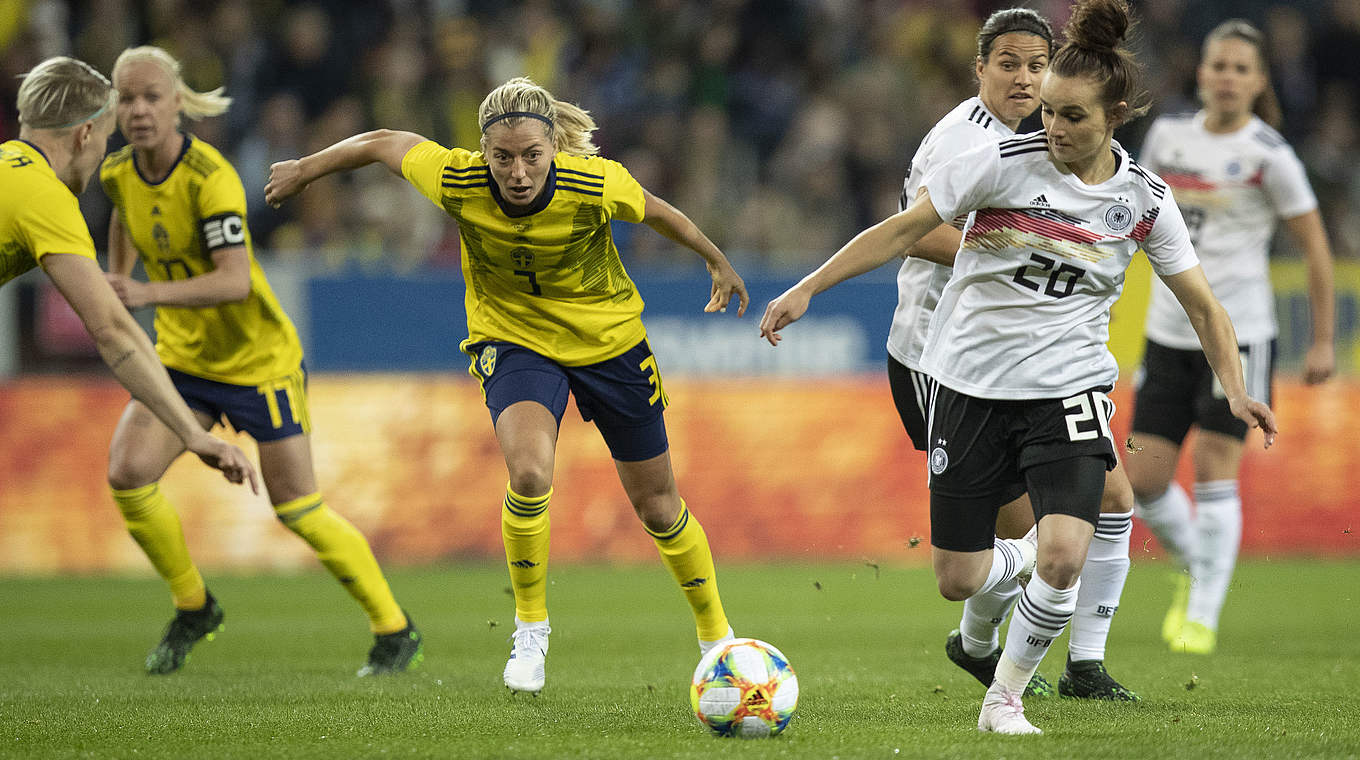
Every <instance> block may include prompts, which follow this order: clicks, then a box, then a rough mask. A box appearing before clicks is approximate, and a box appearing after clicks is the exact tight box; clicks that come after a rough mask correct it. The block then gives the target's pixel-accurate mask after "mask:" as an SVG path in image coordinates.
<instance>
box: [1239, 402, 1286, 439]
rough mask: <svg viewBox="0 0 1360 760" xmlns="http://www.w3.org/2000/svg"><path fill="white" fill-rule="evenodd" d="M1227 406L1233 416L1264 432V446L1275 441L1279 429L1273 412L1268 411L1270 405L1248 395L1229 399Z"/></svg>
mask: <svg viewBox="0 0 1360 760" xmlns="http://www.w3.org/2000/svg"><path fill="white" fill-rule="evenodd" d="M1228 408H1229V409H1231V410H1232V413H1233V416H1234V417H1236V418H1238V419H1239V420H1242V421H1243V422H1245V423H1247V425H1249V426H1251V427H1259V428H1261V432H1263V433H1265V434H1266V448H1270V447H1271V445H1272V444H1274V443H1275V436H1276V435H1278V434H1279V432H1280V429H1279V427H1278V426H1277V425H1276V424H1275V413H1274V412H1272V411H1270V407H1268V406H1266V405H1265V404H1262V403H1261V402H1260V401H1257V400H1256V399H1254V398H1251V397H1249V396H1248V397H1244V398H1242V399H1240V400H1235V399H1229V400H1228Z"/></svg>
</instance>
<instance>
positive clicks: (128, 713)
mask: <svg viewBox="0 0 1360 760" xmlns="http://www.w3.org/2000/svg"><path fill="white" fill-rule="evenodd" d="M720 573H721V575H720V581H721V583H722V589H723V596H724V602H725V604H726V606H727V609H728V612H729V614H730V615H731V617H732V620H733V623H734V624H735V626H736V630H737V633H738V634H739V635H745V636H753V637H756V638H763V639H767V640H769V641H770V642H772V643H774V644H775V645H776V646H778V647H780V648H781V649H782V650H783V651H784V652H785V653H786V654H787V655H788V656H789V657H790V659H791V661H792V663H793V666H794V668H795V669H796V670H797V671H798V674H799V681H800V683H801V686H802V691H803V696H802V699H801V701H800V705H799V712H798V714H797V716H796V717H795V718H794V719H793V722H792V723H791V724H790V726H789V729H788V731H787V732H786V733H785V734H784V735H783V736H780V737H777V738H774V739H770V740H760V741H749V742H743V741H740V740H725V739H717V738H714V737H711V736H709V735H708V734H707V733H705V731H704V730H703V729H702V728H701V727H700V726H699V725H698V723H697V722H696V721H695V720H694V718H693V716H692V715H691V714H690V712H689V699H688V693H687V690H688V683H689V678H690V674H691V672H692V670H693V668H694V666H695V664H696V663H697V662H698V650H697V647H696V646H695V642H694V638H693V627H692V624H691V622H690V618H689V612H688V610H687V608H686V607H685V604H684V601H683V600H682V598H681V595H680V592H679V591H678V590H677V589H675V588H674V585H673V583H672V581H671V580H670V578H669V576H668V575H667V574H666V572H665V570H664V569H663V568H662V567H661V565H660V564H659V563H657V564H655V565H642V566H627V567H607V566H572V565H557V566H554V567H553V568H552V570H551V573H550V579H551V583H552V586H551V588H550V591H549V602H550V605H551V609H552V615H553V625H554V633H553V637H552V651H551V653H550V655H549V658H548V685H547V688H546V690H545V691H544V692H543V694H542V696H540V697H537V698H533V697H528V696H524V695H520V696H511V695H510V694H508V693H507V692H506V691H505V689H504V687H502V686H501V683H500V671H501V667H502V666H503V665H504V662H505V657H506V655H507V654H508V652H509V645H508V643H507V636H508V634H509V629H510V627H511V626H512V625H513V616H514V612H513V606H512V604H511V600H510V597H509V595H508V588H507V581H506V577H505V571H504V568H503V567H501V566H499V565H493V564H489V563H488V564H468V565H459V564H456V565H450V566H445V567H437V568H426V569H402V570H397V571H394V572H392V573H391V574H390V580H391V582H392V585H393V587H394V589H396V591H397V595H398V597H399V598H400V599H401V600H402V603H403V604H405V605H406V606H407V607H408V608H409V610H410V611H411V614H412V615H413V617H414V618H415V620H416V622H417V624H418V625H419V626H420V627H421V629H422V630H423V631H424V633H425V637H426V645H425V654H426V660H425V663H424V665H423V666H422V667H421V668H420V669H419V670H417V671H415V672H414V673H411V674H408V675H405V676H401V677H394V678H384V679H381V680H365V681H360V680H358V679H356V678H354V676H353V673H354V671H355V669H356V668H357V667H358V666H359V665H360V664H361V663H362V661H363V658H364V654H365V653H366V651H367V647H368V645H369V643H370V642H371V638H370V637H369V636H368V633H367V630H366V626H365V625H364V621H363V618H362V616H361V615H360V614H359V612H358V610H357V608H355V607H354V606H353V604H352V603H351V602H350V601H349V599H348V598H347V597H346V596H344V594H343V592H342V591H341V590H340V589H339V587H338V586H336V585H335V584H334V583H333V582H332V581H331V580H330V578H329V577H328V576H326V575H325V574H324V573H323V572H322V571H321V570H320V569H318V570H317V571H316V572H314V573H306V574H302V575H287V576H230V577H214V578H210V584H211V588H212V589H213V591H214V593H215V594H216V595H217V596H218V598H219V599H220V600H221V602H222V604H223V605H224V607H225V608H226V611H227V618H226V630H225V631H224V632H223V633H222V634H221V635H220V636H218V638H217V640H216V641H213V642H205V643H202V644H200V645H199V647H198V649H196V650H195V652H194V654H193V656H192V657H191V659H190V662H189V664H188V666H187V667H186V669H185V670H184V671H182V672H181V673H178V674H175V675H172V676H168V677H151V676H147V675H144V674H143V673H142V672H141V662H142V658H143V657H144V656H145V654H146V652H147V650H148V649H149V648H150V647H151V645H152V644H153V643H154V642H155V640H156V639H157V638H158V637H159V635H160V632H161V629H162V627H163V625H164V624H165V622H166V620H167V619H168V616H169V605H168V601H167V594H166V593H165V591H164V590H163V588H162V586H161V584H160V583H159V582H158V581H155V580H150V579H145V578H105V577H90V578H59V579H42V580H33V579H13V578H11V579H0V757H16V758H19V757H22V758H41V757H92V758H133V757H136V758H217V757H223V758H228V757H250V758H254V759H259V758H269V757H286V758H289V759H290V760H295V759H301V758H348V757H365V758H369V757H434V758H445V757H447V758H711V757H718V756H721V757H733V758H765V757H779V758H846V759H848V758H916V757H960V758H974V757H1002V756H1004V757H1007V758H1024V757H1035V758H1045V759H1048V760H1051V758H1055V757H1100V758H1125V757H1126V758H1159V757H1167V758H1169V757H1188V758H1195V760H1202V759H1204V758H1254V757H1352V758H1353V757H1356V756H1357V753H1360V646H1357V636H1356V629H1357V625H1360V613H1357V611H1356V610H1357V595H1360V591H1357V589H1360V561H1262V560H1257V561H1251V562H1247V563H1244V564H1243V565H1242V567H1240V568H1239V571H1238V574H1237V578H1236V580H1235V581H1234V587H1233V590H1232V592H1231V595H1230V596H1229V601H1228V608H1227V610H1226V611H1225V614H1224V620H1223V625H1222V633H1221V637H1220V644H1219V652H1218V653H1217V654H1216V655H1214V656H1212V657H1194V656H1188V655H1173V654H1171V653H1169V652H1168V651H1166V649H1165V647H1164V646H1163V645H1162V643H1161V641H1160V639H1159V637H1158V631H1159V628H1160V622H1161V616H1162V613H1163V611H1164V608H1165V604H1166V602H1167V600H1168V598H1169V595H1170V585H1169V581H1168V574H1167V568H1166V566H1164V565H1160V564H1157V563H1155V562H1146V563H1141V564H1135V566H1134V569H1133V573H1132V575H1131V576H1130V579H1129V584H1128V588H1127V590H1126V592H1125V594H1124V599H1123V606H1122V608H1121V610H1120V613H1119V615H1118V616H1117V617H1116V619H1115V630H1114V634H1113V636H1112V639H1111V641H1112V645H1111V647H1110V651H1109V657H1108V660H1107V663H1108V665H1109V668H1110V670H1111V672H1112V673H1113V674H1114V675H1115V676H1116V677H1118V678H1120V679H1121V680H1123V681H1124V682H1125V683H1126V684H1127V685H1129V686H1131V687H1132V688H1134V689H1136V690H1137V691H1138V692H1140V693H1141V694H1142V695H1143V698H1144V701H1143V702H1142V703H1140V704H1135V705H1123V704H1120V705H1115V704H1097V703H1083V702H1076V701H1072V700H1066V699H1058V698H1049V699H1031V700H1027V705H1026V706H1027V708H1028V715H1029V716H1030V718H1031V719H1032V720H1033V721H1034V723H1035V724H1037V725H1038V726H1040V727H1041V728H1043V729H1044V730H1045V732H1046V733H1045V735H1044V736H1039V737H1000V736H994V735H980V734H978V733H977V731H976V729H975V725H976V720H977V710H978V705H979V703H980V700H981V697H982V691H983V689H982V686H981V685H979V684H977V683H976V682H974V681H973V680H972V679H971V678H970V677H969V676H968V675H967V674H965V673H964V672H963V671H961V670H958V669H956V668H955V667H954V666H953V665H951V664H950V663H949V662H948V661H947V660H946V659H945V658H944V652H943V649H944V646H943V644H944V638H945V635H946V634H947V633H948V632H949V631H950V629H951V628H953V627H954V626H955V625H956V623H957V620H958V614H959V605H956V604H951V603H949V602H945V601H943V600H942V599H940V598H939V597H938V595H937V594H936V593H935V588H934V581H933V579H932V577H931V574H930V570H929V569H928V568H925V567H916V566H913V567H883V568H881V569H880V568H875V567H873V566H871V565H868V564H854V563H851V564H825V565H791V564H761V565H730V566H726V567H723V568H720ZM1065 652H1066V644H1065V639H1064V640H1063V641H1062V642H1059V643H1058V644H1055V646H1054V651H1053V652H1051V653H1050V654H1049V656H1048V657H1047V658H1046V660H1045V661H1044V664H1043V666H1042V668H1041V669H1042V671H1043V672H1044V673H1045V674H1047V675H1048V676H1049V677H1050V679H1051V680H1053V681H1055V682H1056V680H1057V676H1058V674H1059V672H1060V670H1061V667H1062V658H1063V656H1064V654H1065Z"/></svg>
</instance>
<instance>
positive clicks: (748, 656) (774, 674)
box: [689, 639, 798, 739]
mask: <svg viewBox="0 0 1360 760" xmlns="http://www.w3.org/2000/svg"><path fill="white" fill-rule="evenodd" d="M689 701H690V705H691V706H692V707H693V708H694V715H695V717H697V718H698V719H699V722H700V723H702V724H704V725H705V726H707V727H708V728H709V730H711V731H713V733H715V734H717V735H719V736H739V737H741V738H743V739H753V738H758V737H762V736H774V735H776V734H778V733H779V732H781V731H783V730H784V728H785V727H786V726H788V725H789V720H790V719H792V718H793V713H794V710H796V709H797V708H798V675H797V674H796V673H794V672H793V668H792V667H791V666H790V665H789V658H787V657H785V656H784V653H783V652H780V651H779V650H778V649H775V648H774V647H773V646H771V645H770V644H767V643H765V642H763V641H758V640H756V639H733V640H732V641H725V642H723V643H721V644H719V645H717V646H715V647H713V648H712V649H710V650H709V651H708V653H707V654H705V655H704V657H703V659H701V660H699V667H698V668H696V669H695V670H694V679H693V680H692V681H691V682H690V687H689Z"/></svg>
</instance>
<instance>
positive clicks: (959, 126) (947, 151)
mask: <svg viewBox="0 0 1360 760" xmlns="http://www.w3.org/2000/svg"><path fill="white" fill-rule="evenodd" d="M1014 134H1015V130H1013V129H1011V128H1010V127H1008V126H1006V125H1005V124H1003V123H1002V122H1001V120H1000V119H998V118H996V115H995V114H993V113H992V112H991V111H989V110H987V106H985V105H983V103H982V98H979V97H976V96H975V97H971V98H969V99H967V100H965V101H963V102H962V103H960V104H958V105H957V106H955V108H954V110H952V111H950V112H949V113H948V114H946V115H945V117H944V118H943V119H940V120H939V122H937V123H936V124H935V126H934V127H933V128H932V129H931V130H930V133H929V134H927V135H926V139H924V140H922V141H921V146H920V147H919V148H917V149H916V155H914V156H912V158H911V167H910V168H908V169H907V178H906V180H905V181H904V182H903V183H902V199H901V202H900V203H899V204H898V208H899V209H900V210H902V211H905V210H906V209H907V207H908V206H910V205H911V202H912V201H914V200H916V193H917V191H918V190H920V188H921V182H922V181H923V180H925V178H926V175H927V174H929V173H930V172H932V171H934V169H935V167H936V166H939V165H940V164H942V163H944V162H945V161H948V160H949V159H951V158H953V157H954V156H957V155H959V154H960V153H964V152H966V151H969V150H972V149H973V148H976V147H978V146H979V145H985V144H987V143H992V142H996V141H997V140H999V139H1001V138H1003V137H1010V136H1011V135H1014ZM968 218H969V217H968V216H967V215H965V216H961V217H959V218H958V219H955V220H954V221H953V222H952V224H953V225H954V226H955V227H957V228H959V229H963V228H964V226H965V225H966V224H967V222H968ZM949 273H950V268H949V267H947V266H944V265H942V264H936V263H935V262H933V261H927V260H926V259H918V258H915V257H910V256H909V257H907V260H906V261H904V262H902V268H901V269H899V270H897V309H896V310H895V311H894V312H893V319H892V326H891V327H889V328H888V354H889V355H890V356H892V358H894V359H896V360H897V361H899V362H901V363H902V364H904V365H906V366H908V367H911V368H912V369H915V370H919V369H921V352H922V351H924V350H925V347H926V330H927V328H929V327H930V315H931V314H933V313H934V312H935V305H936V304H937V303H939V301H940V291H942V290H944V284H945V283H946V282H948V281H949Z"/></svg>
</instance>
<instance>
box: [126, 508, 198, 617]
mask: <svg viewBox="0 0 1360 760" xmlns="http://www.w3.org/2000/svg"><path fill="white" fill-rule="evenodd" d="M110 490H112V491H113V501H114V503H116V504H117V505H118V509H119V511H121V512H122V513H123V522H124V524H126V525H127V529H128V533H131V534H132V538H133V539H135V540H136V541H137V544H138V545H139V546H141V547H142V551H143V552H145V553H146V557H147V559H149V560H151V566H152V567H154V568H156V572H158V573H160V576H161V577H162V578H164V579H165V581H166V583H169V584H170V597H171V598H172V599H174V601H175V607H177V608H178V609H181V610H197V609H202V608H203V605H204V604H207V602H208V597H207V592H206V590H205V589H204V586H203V576H202V575H200V574H199V572H198V568H197V567H195V566H194V562H193V560H191V559H189V546H188V545H187V544H185V543H184V530H183V529H182V528H181V527H180V524H179V515H177V514H175V509H174V507H172V506H170V502H169V501H168V500H166V498H165V496H164V495H163V494H162V493H161V489H160V486H159V485H158V484H156V483H152V484H150V485H145V486H142V487H141V488H129V489H128V490H126V491H120V490H119V489H117V488H114V489H110Z"/></svg>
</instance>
